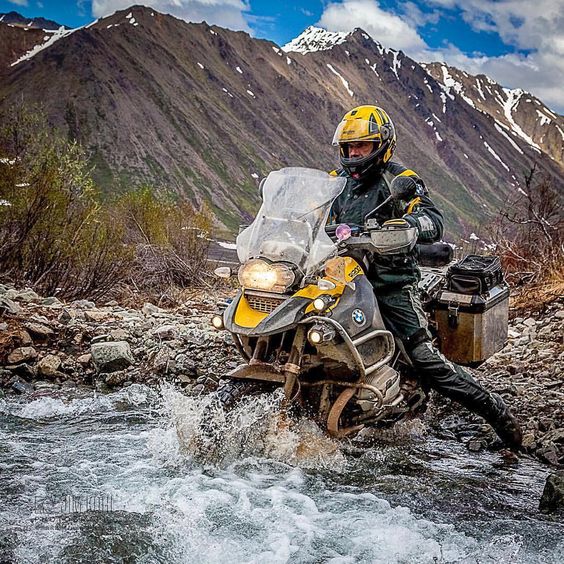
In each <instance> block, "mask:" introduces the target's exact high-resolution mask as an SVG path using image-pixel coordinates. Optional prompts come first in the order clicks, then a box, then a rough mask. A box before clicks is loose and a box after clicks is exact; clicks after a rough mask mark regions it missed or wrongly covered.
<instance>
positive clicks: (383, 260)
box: [330, 161, 444, 293]
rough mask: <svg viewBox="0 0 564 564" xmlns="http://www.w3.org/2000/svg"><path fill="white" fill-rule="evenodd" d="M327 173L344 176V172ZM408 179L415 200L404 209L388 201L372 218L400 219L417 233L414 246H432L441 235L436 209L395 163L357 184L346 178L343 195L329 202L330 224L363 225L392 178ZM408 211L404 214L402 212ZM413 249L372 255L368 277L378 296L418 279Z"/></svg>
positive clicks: (410, 173)
mask: <svg viewBox="0 0 564 564" xmlns="http://www.w3.org/2000/svg"><path fill="white" fill-rule="evenodd" d="M331 174H334V175H339V176H345V177H346V176H348V175H347V173H346V172H345V171H344V170H339V171H334V172H332V173H331ZM400 175H403V176H410V177H412V178H414V179H415V180H416V182H417V185H418V188H417V198H416V199H415V201H412V202H411V205H409V206H408V205H406V206H405V207H404V206H403V205H401V204H399V203H397V202H393V201H390V202H388V203H387V204H385V205H384V206H382V207H381V208H380V209H379V210H378V211H377V212H376V214H375V215H372V216H371V218H374V219H376V220H377V221H378V223H380V224H383V223H384V222H385V221H387V220H388V219H395V218H401V217H403V218H404V219H406V220H407V221H408V222H409V223H410V224H411V225H413V226H416V227H417V229H418V232H419V236H418V240H417V242H418V243H434V242H435V241H438V240H440V239H441V237H442V235H443V226H444V221H443V215H442V213H441V212H440V211H439V210H438V209H437V207H436V206H435V204H434V203H433V201H432V200H431V198H429V193H428V191H427V188H426V187H425V184H424V183H423V181H422V180H421V179H420V178H419V177H418V176H417V174H416V173H415V172H413V171H412V170H410V169H407V168H406V167H404V166H402V165H400V164H399V163H395V162H392V161H390V162H388V163H387V164H386V165H384V168H383V169H381V170H380V172H379V173H378V174H376V175H373V176H372V177H370V178H368V179H366V180H363V181H359V180H355V179H353V178H351V177H348V180H347V184H346V186H345V189H344V190H343V192H342V193H341V194H340V195H339V196H338V198H337V199H336V200H335V202H334V203H333V207H332V209H331V215H330V221H331V222H332V223H356V224H359V225H363V224H364V217H365V216H366V214H368V213H369V212H370V211H372V210H373V209H374V208H375V207H377V206H378V205H379V204H380V203H381V202H383V201H384V200H385V199H386V198H387V197H388V196H389V195H390V188H389V186H390V183H391V182H392V180H393V179H394V178H395V177H396V176H400ZM406 212H408V213H406ZM416 249H417V247H416V248H415V249H414V250H413V251H411V252H410V253H407V254H405V253H404V254H397V255H387V256H382V255H373V256H372V259H371V261H370V268H369V272H368V277H369V279H370V281H371V282H372V285H373V286H374V290H375V291H376V292H378V293H391V292H393V291H395V290H399V289H400V288H402V287H404V286H407V285H409V284H413V283H415V282H417V281H419V279H420V273H419V268H418V266H417V254H416V253H417V250H416Z"/></svg>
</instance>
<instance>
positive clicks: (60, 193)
mask: <svg viewBox="0 0 564 564" xmlns="http://www.w3.org/2000/svg"><path fill="white" fill-rule="evenodd" d="M0 123H2V125H1V126H0V200H1V201H2V204H3V205H1V206H0V272H1V275H2V277H3V278H8V279H10V280H12V281H13V282H15V283H16V284H29V285H32V286H33V287H34V288H36V289H37V291H38V292H40V293H42V294H44V295H59V296H63V297H65V298H77V297H84V296H88V297H93V298H96V297H100V296H101V295H104V294H106V293H107V292H108V291H110V290H111V289H112V287H113V286H114V284H115V282H116V280H119V279H120V278H121V277H122V276H123V273H124V271H125V270H127V267H128V263H129V262H131V259H132V253H131V250H130V249H128V248H126V247H124V245H123V244H122V233H121V229H120V227H119V226H118V227H117V228H116V227H115V224H113V223H112V222H111V221H110V220H109V217H108V214H107V212H106V210H104V209H103V208H102V206H101V205H100V203H99V199H98V194H97V191H96V188H95V186H94V184H93V182H92V179H91V177H90V171H89V169H88V167H87V159H86V157H85V155H84V152H83V151H82V149H81V148H80V147H79V146H78V145H77V144H76V143H70V142H68V141H66V140H65V139H64V138H62V137H61V136H60V135H57V133H56V132H54V131H53V130H51V129H50V128H49V127H48V126H47V123H46V120H45V118H44V116H43V115H42V114H41V112H40V111H39V110H37V109H36V108H35V109H31V110H30V109H27V108H25V107H23V106H17V107H13V108H12V109H11V110H10V111H9V112H8V113H7V114H6V115H3V116H1V117H0Z"/></svg>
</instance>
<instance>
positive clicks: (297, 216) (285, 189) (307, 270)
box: [237, 167, 347, 276]
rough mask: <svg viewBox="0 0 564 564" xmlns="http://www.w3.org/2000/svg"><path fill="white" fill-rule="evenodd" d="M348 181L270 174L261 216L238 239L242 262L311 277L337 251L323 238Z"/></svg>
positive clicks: (305, 171) (307, 171)
mask: <svg viewBox="0 0 564 564" xmlns="http://www.w3.org/2000/svg"><path fill="white" fill-rule="evenodd" d="M346 182H347V181H346V178H342V177H339V176H331V175H329V174H327V173H326V172H323V171H321V170H316V169H312V168H297V167H290V168H283V169H280V170H276V171H273V172H271V173H270V174H269V175H268V177H267V178H266V181H265V183H264V186H263V203H262V206H261V207H260V209H259V211H258V214H257V216H256V218H255V220H254V221H253V223H251V225H249V227H247V228H246V229H245V230H244V231H243V232H241V233H240V235H239V236H238V237H237V254H238V256H239V260H240V261H241V263H245V262H247V261H248V260H250V259H253V258H267V259H269V260H271V261H286V262H290V263H292V264H295V265H296V266H298V267H299V268H300V270H301V271H302V272H303V273H304V274H305V275H306V276H307V275H309V274H311V273H312V272H314V271H315V270H316V269H318V268H319V266H320V265H321V264H323V263H324V262H325V261H326V260H327V259H328V258H329V257H331V256H332V255H334V254H335V253H336V251H337V246H336V245H335V243H333V241H331V239H330V238H329V236H328V235H327V234H326V233H325V225H326V223H327V218H328V217H329V212H330V210H331V205H332V204H333V201H334V200H335V198H336V197H337V196H338V195H339V194H340V193H341V192H342V191H343V189H344V187H345V184H346Z"/></svg>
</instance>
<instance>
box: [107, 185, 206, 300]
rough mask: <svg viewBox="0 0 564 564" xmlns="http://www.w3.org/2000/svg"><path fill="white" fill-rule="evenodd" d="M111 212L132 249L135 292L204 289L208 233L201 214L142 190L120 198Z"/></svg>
mask: <svg viewBox="0 0 564 564" xmlns="http://www.w3.org/2000/svg"><path fill="white" fill-rule="evenodd" d="M114 207H115V210H116V214H117V216H118V217H119V219H120V221H122V222H123V225H124V226H125V239H126V241H127V242H128V243H129V244H133V245H135V248H136V259H135V264H134V268H133V271H132V276H131V279H132V282H133V284H134V285H135V287H137V288H138V289H139V290H142V291H145V292H157V293H158V292H162V291H163V290H166V289H169V288H170V287H171V286H175V287H178V288H187V287H192V286H202V285H205V283H206V282H205V278H204V276H205V265H206V261H207V254H208V248H209V238H208V237H209V232H210V229H211V220H210V217H211V214H210V212H209V211H208V210H207V209H203V210H201V211H196V210H195V209H194V208H193V207H192V206H191V205H190V204H189V203H188V202H178V201H176V200H175V198H174V196H173V195H171V194H156V193H155V192H154V191H153V190H151V189H150V188H148V187H144V188H141V189H139V190H136V191H133V192H129V193H127V194H125V195H123V196H122V197H121V198H119V199H118V200H117V202H116V203H115V205H114Z"/></svg>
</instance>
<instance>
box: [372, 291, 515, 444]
mask: <svg viewBox="0 0 564 564" xmlns="http://www.w3.org/2000/svg"><path fill="white" fill-rule="evenodd" d="M377 299H378V304H379V306H380V311H381V313H382V317H383V319H384V323H385V324H386V326H387V327H388V329H389V330H390V331H391V332H392V333H394V334H395V335H396V336H398V337H399V338H400V339H402V341H403V342H404V343H405V347H406V351H407V353H408V354H409V356H410V358H411V361H412V362H413V364H414V366H415V367H416V369H417V371H418V373H419V375H420V376H421V378H422V379H423V380H424V381H425V382H426V383H427V384H428V385H429V386H430V387H431V388H433V389H435V390H437V391H438V392H439V393H440V394H442V395H444V396H446V397H448V398H450V399H452V400H454V401H456V402H458V403H460V404H462V405H463V406H464V407H466V408H467V409H469V410H470V411H473V412H474V413H476V414H477V415H479V416H481V417H483V418H484V419H485V420H486V421H487V422H488V423H489V424H490V425H491V426H492V427H493V428H494V430H495V431H496V433H497V434H498V435H499V437H500V438H501V439H502V440H503V441H504V442H505V443H506V444H507V445H508V446H512V447H518V446H519V445H520V444H521V439H522V437H521V430H520V428H519V425H518V423H517V420H516V419H515V417H514V416H513V415H512V414H511V412H510V411H509V409H508V407H507V406H506V405H505V403H504V402H503V400H502V399H501V397H500V396H498V395H497V394H491V393H490V392H488V391H487V390H486V389H485V388H484V387H483V386H482V385H481V384H480V383H479V382H478V381H476V380H475V379H474V377H473V376H472V375H471V374H470V373H469V372H468V371H467V370H465V369H463V368H462V367H460V366H458V365H457V364H454V363H453V362H450V361H449V360H448V359H447V358H445V357H444V356H443V355H442V354H441V353H440V352H439V351H438V350H437V349H436V348H435V347H434V346H433V344H432V343H431V341H430V334H429V332H428V330H427V320H426V317H425V312H424V311H423V308H422V307H421V303H420V300H419V295H418V292H417V290H416V288H414V287H412V286H409V287H405V288H402V289H401V290H399V291H397V292H394V293H392V294H386V295H379V296H377Z"/></svg>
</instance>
